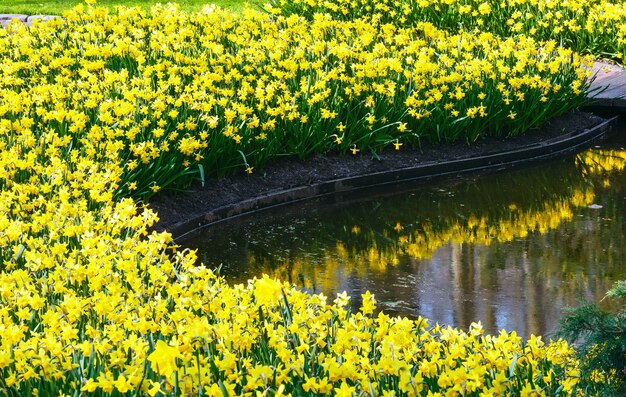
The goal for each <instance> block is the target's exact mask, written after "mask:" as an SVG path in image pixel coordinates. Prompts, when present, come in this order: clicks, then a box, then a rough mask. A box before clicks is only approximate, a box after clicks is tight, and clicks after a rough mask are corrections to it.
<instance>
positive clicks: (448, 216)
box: [185, 131, 626, 336]
mask: <svg viewBox="0 0 626 397" xmlns="http://www.w3.org/2000/svg"><path fill="white" fill-rule="evenodd" d="M625 132H626V131H625ZM622 146H624V144H623V142H620V141H619V140H618V139H613V140H611V141H609V142H606V143H604V144H603V145H602V147H596V148H593V149H590V150H587V151H585V152H583V153H580V154H577V155H573V156H569V157H567V158H563V159H559V160H556V161H551V162H547V163H542V164H539V165H536V166H532V167H525V168H519V169H513V170H507V171H501V172H496V173H490V174H483V175H473V176H470V177H468V176H465V177H463V178H455V179H447V180H445V181H439V182H437V183H430V184H424V183H421V184H413V185H410V186H409V185H404V186H398V187H395V188H393V189H386V190H384V191H380V190H378V191H375V192H368V193H364V192H361V193H358V194H352V195H350V196H344V197H333V198H326V199H323V200H316V201H311V202H308V203H306V204H304V205H302V204H299V205H293V206H288V207H283V208H281V209H279V210H273V211H266V212H264V213H262V214H260V215H254V216H250V217H245V218H241V219H239V220H236V221H229V222H223V223H220V224H218V225H216V226H214V227H211V228H209V229H207V230H206V231H205V232H204V233H203V234H202V235H200V236H198V237H197V238H195V239H194V240H192V241H189V242H186V243H185V246H186V247H190V248H197V249H198V255H199V256H200V258H201V260H202V261H203V262H204V263H205V264H207V265H210V266H218V265H221V274H223V275H224V276H225V277H226V278H227V279H228V280H229V281H230V282H232V283H239V282H244V283H245V282H246V280H248V279H250V278H253V277H260V276H261V275H263V274H268V275H270V276H272V277H277V278H279V279H282V280H286V281H289V282H290V283H292V284H295V285H296V286H298V287H301V288H303V289H306V290H308V291H310V292H313V293H319V292H321V293H324V294H325V295H327V296H330V297H333V296H334V295H335V294H337V293H339V292H342V291H346V292H348V294H349V295H350V296H351V297H352V305H353V307H357V308H358V306H359V305H360V295H361V294H362V293H364V292H365V291H367V290H369V291H371V292H372V293H373V294H374V295H375V297H376V299H377V301H378V302H379V307H380V308H381V309H382V310H384V311H385V312H386V313H389V314H393V315H401V316H407V317H410V318H417V316H419V315H421V316H423V317H427V318H429V319H430V320H431V323H432V324H434V323H435V322H438V323H440V324H446V325H452V326H456V327H462V328H465V329H467V328H468V327H469V325H470V324H471V323H472V322H474V321H481V322H482V324H483V326H484V328H485V329H486V331H487V332H491V333H495V332H497V331H498V330H500V329H507V330H509V331H511V330H516V331H517V332H518V333H519V334H521V335H522V336H529V335H530V334H544V335H546V334H549V333H550V332H551V331H552V330H553V329H554V327H555V326H556V324H557V322H558V319H559V318H560V317H561V315H562V312H563V308H564V307H567V306H572V305H575V304H576V303H577V302H578V301H579V300H580V299H589V300H593V301H595V302H600V300H601V299H602V298H603V296H604V294H605V293H606V291H607V290H608V289H609V288H610V287H611V285H612V284H613V283H614V282H615V281H617V280H619V279H626V262H625V259H626V258H625V255H626V254H625V252H626V251H625V250H624V249H623V247H624V242H625V238H626V212H625V211H626V205H625V204H626V202H625V201H626V172H625V171H624V165H626V151H624V150H622ZM331 300H332V299H331ZM601 305H602V306H604V307H606V308H608V309H616V307H612V306H611V302H609V301H607V300H605V301H602V302H601Z"/></svg>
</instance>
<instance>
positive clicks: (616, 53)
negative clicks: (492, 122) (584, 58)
mask: <svg viewBox="0 0 626 397" xmlns="http://www.w3.org/2000/svg"><path fill="white" fill-rule="evenodd" d="M268 8H269V9H270V10H271V11H273V12H275V13H277V14H282V15H290V14H298V15H304V16H307V17H309V18H311V17H313V16H314V15H315V14H316V13H322V14H324V13H329V14H332V15H334V16H335V17H337V18H341V19H345V20H351V19H354V18H359V17H373V18H374V19H376V20H380V21H382V22H383V23H391V24H393V25H396V26H413V25H415V24H418V23H422V22H426V21H427V22H431V23H433V24H434V25H435V26H437V27H439V28H442V29H448V30H452V31H456V30H458V29H467V30H473V29H477V30H480V31H487V32H491V33H494V34H498V35H500V36H504V37H509V36H514V35H519V34H523V35H526V36H530V37H534V38H535V39H537V40H555V41H556V42H558V43H561V44H563V45H565V46H568V47H569V48H572V49H574V50H576V51H579V52H583V53H584V52H589V53H592V54H594V55H596V56H600V57H609V58H613V59H615V60H617V61H620V62H621V60H622V59H623V58H624V56H626V7H625V6H624V1H623V0H615V1H605V0H571V1H570V0H568V1H556V0H270V4H269V5H268Z"/></svg>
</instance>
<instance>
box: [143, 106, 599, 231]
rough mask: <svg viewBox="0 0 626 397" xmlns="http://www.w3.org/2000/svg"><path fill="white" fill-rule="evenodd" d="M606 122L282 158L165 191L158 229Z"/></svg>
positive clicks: (576, 115) (577, 121) (574, 121)
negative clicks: (265, 199) (286, 193)
mask: <svg viewBox="0 0 626 397" xmlns="http://www.w3.org/2000/svg"><path fill="white" fill-rule="evenodd" d="M605 120H606V119H605V118H602V117H600V116H597V115H594V114H592V113H587V112H582V111H576V112H571V113H568V114H565V115H562V116H559V117H557V118H555V119H553V120H552V121H550V122H548V123H546V124H544V125H543V126H541V127H540V128H537V129H533V130H530V131H528V132H526V133H525V134H523V135H520V136H517V137H513V138H484V139H480V140H478V141H476V142H474V143H471V144H468V143H465V142H461V143H455V144H450V145H443V144H441V145H431V144H423V145H422V147H421V148H413V149H411V148H406V147H405V146H403V147H402V148H401V150H393V147H392V148H389V149H387V150H385V151H382V152H380V153H378V156H379V157H380V160H378V159H374V158H372V156H371V155H368V154H359V155H356V156H353V155H352V154H349V153H348V154H345V155H340V154H337V153H330V154H324V155H314V156H311V157H309V158H306V159H297V158H283V159H280V160H276V161H274V162H272V163H270V164H268V165H267V166H266V167H264V168H263V169H261V170H255V171H254V172H253V173H252V174H251V175H242V174H238V175H233V176H229V177H225V178H220V179H217V178H214V179H208V180H206V181H205V185H204V186H200V184H199V183H198V184H195V185H194V186H192V187H191V188H190V191H189V192H184V193H181V192H168V191H165V192H163V193H161V194H159V195H157V196H155V197H153V198H152V200H151V201H150V207H151V208H152V209H153V210H155V211H156V212H157V213H158V215H159V218H160V220H159V222H158V223H157V225H156V226H155V228H154V229H155V230H159V231H162V230H168V229H170V228H172V227H173V226H174V225H175V224H180V223H181V222H184V221H187V220H188V221H191V220H192V219H194V218H197V217H198V216H201V215H203V214H205V213H207V212H210V211H213V210H215V209H218V208H220V207H223V206H225V205H227V204H232V203H238V202H241V201H244V200H248V199H252V198H255V197H259V196H262V195H268V194H271V193H273V192H279V191H282V190H285V189H290V188H295V187H299V186H307V185H312V184H315V183H319V182H326V181H330V180H334V179H339V178H346V177H353V176H361V175H367V174H371V173H375V172H384V171H392V170H395V169H398V168H406V167H414V166H418V165H420V164H423V163H426V162H429V161H446V160H454V159H458V158H460V157H477V156H480V155H482V154H486V153H493V152H495V151H506V150H512V149H515V148H519V147H523V146H526V145H530V144H533V143H537V142H541V141H543V140H546V139H550V138H555V137H558V136H560V135H565V134H571V133H573V132H580V131H583V130H585V129H587V128H590V127H593V126H596V125H598V124H599V123H601V122H603V121H605Z"/></svg>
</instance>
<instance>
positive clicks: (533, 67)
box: [0, 6, 588, 396]
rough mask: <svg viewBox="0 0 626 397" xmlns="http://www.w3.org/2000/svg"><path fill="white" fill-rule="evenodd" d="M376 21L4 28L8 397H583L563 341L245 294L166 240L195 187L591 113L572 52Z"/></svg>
mask: <svg viewBox="0 0 626 397" xmlns="http://www.w3.org/2000/svg"><path fill="white" fill-rule="evenodd" d="M370 22H371V21H370ZM370 22H367V21H365V20H360V19H354V20H349V21H339V20H336V19H333V18H332V17H330V16H321V15H317V16H314V18H313V19H312V20H307V19H305V18H303V17H299V16H295V15H291V16H287V17H281V16H271V15H267V14H262V13H257V12H251V11H247V12H244V13H243V15H241V16H238V15H235V14H230V13H227V12H224V11H220V10H215V9H213V10H207V12H204V13H198V14H187V13H185V12H182V11H180V10H179V9H178V8H176V7H175V6H166V7H157V8H154V9H153V10H152V12H151V13H150V14H149V15H147V14H145V13H144V12H143V11H140V10H137V9H126V8H120V9H118V11H117V13H115V14H109V13H108V12H107V11H106V10H105V9H102V8H93V7H91V6H90V7H86V8H83V7H78V8H76V9H74V10H72V11H71V12H68V13H67V14H66V15H65V19H54V20H51V21H49V22H46V23H37V22H36V23H34V25H33V27H31V28H28V27H25V26H22V25H19V24H12V25H10V26H9V27H8V28H7V29H6V30H0V55H1V59H2V60H1V61H0V186H1V187H2V190H1V191H0V261H1V262H0V263H1V265H0V269H1V273H0V300H1V304H0V374H1V376H0V393H2V394H7V395H10V396H18V395H19V396H29V395H40V396H42V395H46V396H47V395H61V394H64V395H78V394H79V392H83V393H85V394H89V395H138V394H140V395H144V394H148V395H152V396H155V395H158V394H159V393H161V394H162V395H170V394H171V395H231V394H247V393H250V394H252V393H260V394H268V395H282V394H292V395H303V394H311V395H313V394H319V395H324V394H338V395H355V394H372V395H379V394H389V393H392V392H394V393H396V394H407V395H436V394H434V393H439V392H441V393H445V394H448V395H463V394H464V395H480V394H481V393H487V394H492V393H502V394H504V393H509V392H512V393H522V394H523V393H532V392H534V393H537V394H539V395H541V394H549V395H570V394H572V393H576V383H577V378H576V375H577V363H576V361H575V360H574V359H573V355H572V354H573V353H572V349H571V348H570V347H569V346H567V344H566V343H564V342H562V341H555V342H550V343H549V344H548V345H544V344H543V343H542V342H541V340H540V338H531V339H530V340H528V341H524V342H523V341H521V340H520V338H519V337H517V335H516V334H515V333H514V332H512V333H506V332H502V333H501V334H500V335H499V336H485V335H482V332H481V329H480V326H479V325H476V326H475V327H473V328H472V329H470V330H469V331H467V332H464V331H460V330H455V329H450V328H442V327H439V326H436V327H434V328H432V329H431V328H429V327H428V326H427V321H426V320H418V321H411V320H407V319H400V318H395V319H390V318H389V317H387V316H385V315H384V314H380V315H377V316H373V315H372V313H373V310H374V307H375V300H374V298H373V296H371V295H367V296H365V297H364V302H365V303H364V305H363V307H362V308H361V311H360V312H359V313H357V314H351V313H350V311H349V310H347V309H346V304H347V302H348V301H349V298H348V297H346V296H344V295H340V296H338V297H337V299H336V300H334V301H333V303H327V301H326V298H325V297H324V296H321V295H313V296H311V295H307V294H305V293H302V292H299V291H298V290H296V289H295V288H293V287H290V286H289V285H286V284H282V283H280V282H278V281H275V280H270V279H268V278H261V279H256V280H251V281H250V282H249V283H248V284H247V285H235V286H230V285H228V284H227V283H226V282H225V281H224V280H222V279H220V278H219V277H217V276H216V275H215V274H214V273H213V271H211V270H209V269H208V268H207V267H205V266H204V265H202V264H199V263H197V261H196V257H195V255H194V253H193V252H189V251H181V250H177V249H176V247H174V246H173V245H172V244H171V236H170V235H169V234H167V233H155V232H148V228H149V227H150V226H151V225H152V224H153V223H154V222H155V219H156V214H155V213H153V212H152V211H151V210H150V209H149V208H148V207H147V206H145V205H143V204H142V201H141V200H142V199H146V198H149V197H150V196H151V195H152V194H154V193H155V192H157V191H159V190H160V189H163V188H184V187H185V186H187V185H188V184H189V182H190V181H191V180H192V179H193V178H200V179H202V178H206V177H208V176H215V175H223V174H225V173H228V172H253V170H254V168H255V167H261V166H262V165H263V164H265V163H266V162H267V161H268V160H270V159H272V158H275V157H277V156H284V155H293V156H301V157H304V156H307V155H308V154H310V153H313V152H316V153H324V152H327V151H331V150H339V151H341V152H344V153H349V152H352V153H354V154H356V153H358V152H359V151H362V152H369V153H372V154H373V155H374V156H375V155H376V151H377V150H380V148H383V147H385V146H392V145H393V146H394V147H396V148H398V149H400V148H401V146H402V145H407V146H408V145H419V143H420V142H421V140H423V139H426V140H429V141H434V142H439V141H443V142H450V141H454V140H458V139H463V140H467V141H469V142H471V141H473V140H476V139H478V138H479V137H481V136H484V135H513V134H517V133H520V132H523V131H524V130H526V129H527V128H529V127H531V126H533V125H536V124H538V123H541V122H542V121H544V120H546V119H547V118H549V117H551V116H554V115H556V114H559V113H562V112H565V111H567V110H569V109H571V108H573V107H575V106H577V105H578V104H580V103H582V102H583V101H584V98H585V93H586V89H587V87H588V86H587V84H588V83H587V77H588V72H587V69H586V68H585V67H584V65H585V62H584V61H583V60H582V59H581V58H580V57H579V56H578V55H577V54H575V53H573V52H572V51H571V50H569V49H566V48H563V47H558V46H557V45H556V43H555V42H536V41H535V40H533V39H531V38H525V37H517V38H515V39H504V38H499V37H497V36H495V35H493V34H491V33H481V32H473V33H470V32H459V33H448V32H446V31H443V30H438V29H437V28H435V27H434V26H432V25H431V24H429V23H420V24H415V25H414V26H409V27H401V26H394V25H389V24H380V23H370ZM207 265H210V264H207ZM429 393H430V394H429Z"/></svg>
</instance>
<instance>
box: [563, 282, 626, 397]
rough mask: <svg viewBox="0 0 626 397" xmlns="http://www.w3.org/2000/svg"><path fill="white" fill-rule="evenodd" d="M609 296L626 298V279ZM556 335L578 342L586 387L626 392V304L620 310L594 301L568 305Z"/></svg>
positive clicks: (610, 393) (606, 392)
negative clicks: (602, 307)
mask: <svg viewBox="0 0 626 397" xmlns="http://www.w3.org/2000/svg"><path fill="white" fill-rule="evenodd" d="M606 296H607V297H609V298H622V299H623V298H626V281H619V282H617V283H616V284H615V285H614V286H613V288H612V289H611V290H610V291H609V292H608V293H607V295H606ZM557 335H558V336H561V337H564V338H565V339H567V340H568V341H570V342H575V343H578V346H577V348H576V350H577V353H578V355H579V358H580V362H581V381H582V385H583V387H587V388H589V389H591V390H596V391H597V392H598V393H599V394H600V395H602V396H624V395H626V306H625V308H624V309H623V310H621V311H620V312H618V313H609V312H607V311H604V310H602V309H601V308H600V307H598V306H597V305H596V304H594V303H591V302H585V303H582V304H581V305H580V306H578V307H574V308H569V309H568V310H567V311H566V314H565V316H564V317H563V319H561V321H560V324H559V329H558V331H557Z"/></svg>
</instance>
